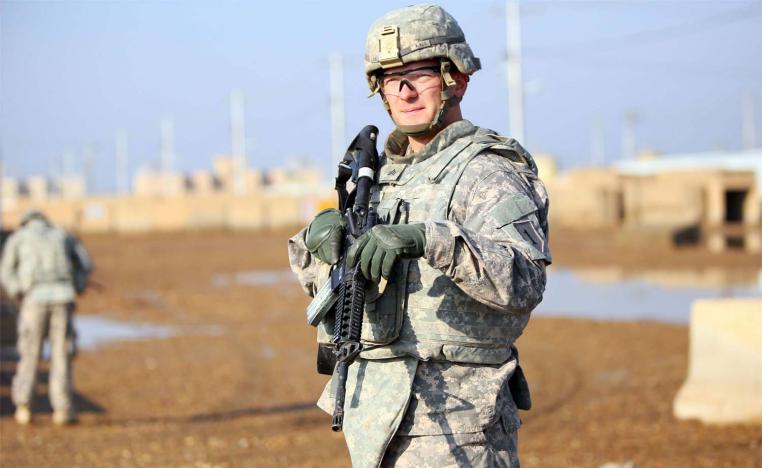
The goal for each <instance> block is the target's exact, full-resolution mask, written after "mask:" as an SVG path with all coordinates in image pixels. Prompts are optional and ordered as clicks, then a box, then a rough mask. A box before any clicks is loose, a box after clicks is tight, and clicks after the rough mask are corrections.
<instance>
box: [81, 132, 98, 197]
mask: <svg viewBox="0 0 762 468" xmlns="http://www.w3.org/2000/svg"><path fill="white" fill-rule="evenodd" d="M95 157H96V148H95V144H94V143H90V144H87V145H85V147H84V149H83V154H82V168H83V171H84V173H85V193H86V194H92V193H95V180H94V179H93V175H94V169H95Z"/></svg>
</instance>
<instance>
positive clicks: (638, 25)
mask: <svg viewBox="0 0 762 468" xmlns="http://www.w3.org/2000/svg"><path fill="white" fill-rule="evenodd" d="M406 3H409V2H395V1H383V0H379V1H375V2H360V1H354V2H338V1H330V2H329V1H323V2H317V1H301V2H296V1H280V2H264V1H259V2H201V1H194V2H179V1H173V2H151V1H141V2H128V1H119V2H117V1H109V2H107V1H103V2H70V1H64V2H30V1H27V2H10V1H0V145H2V155H3V159H4V164H5V170H6V173H7V174H8V175H12V176H20V177H25V176H28V175H31V174H37V173H51V172H55V171H59V170H60V164H61V156H62V154H63V153H64V152H65V151H69V152H71V153H72V154H74V155H75V160H76V162H75V163H74V164H75V166H81V164H82V163H81V159H82V157H83V155H84V154H85V152H86V148H88V147H89V148H90V150H91V151H92V154H94V162H93V174H94V177H93V179H92V180H93V183H94V189H95V190H96V191H108V190H110V189H112V188H113V187H114V186H115V175H114V173H115V169H114V135H115V132H116V130H117V129H119V128H124V129H126V130H127V133H128V135H129V153H130V169H131V171H133V172H134V171H135V170H137V169H138V168H139V167H141V166H146V165H151V164H155V163H156V161H157V160H158V155H159V122H160V119H161V117H162V115H164V114H167V113H169V114H172V115H173V116H174V120H175V152H176V166H177V167H178V168H179V169H182V170H186V171H190V170H196V169H204V168H209V167H211V160H212V157H213V155H215V154H219V153H226V152H229V151H230V139H229V136H228V134H229V131H228V126H229V122H228V116H229V107H228V96H229V93H230V91H231V90H233V89H241V90H243V92H244V93H245V95H246V99H247V103H246V110H247V133H248V137H249V145H248V157H249V161H250V164H251V165H253V166H255V167H260V168H268V167H273V166H277V165H281V164H284V163H286V162H288V161H294V160H307V161H312V162H314V163H315V164H318V165H320V167H323V168H326V169H327V168H328V167H329V161H330V160H331V154H330V152H331V141H330V120H329V107H328V102H329V83H328V56H329V54H331V53H332V52H340V53H342V54H343V55H344V65H345V69H344V83H345V100H346V121H347V125H346V137H347V140H350V139H351V138H352V136H353V135H354V133H356V132H357V131H358V130H359V129H360V128H362V127H363V126H364V125H366V124H367V123H375V124H377V125H379V127H380V128H381V130H382V132H383V133H386V132H388V131H389V130H390V129H391V125H390V123H389V120H388V117H387V115H386V113H385V111H384V110H383V108H382V106H381V104H380V102H379V101H378V100H377V98H373V99H367V97H366V96H367V88H366V85H365V79H364V76H363V72H362V54H363V47H364V38H365V33H366V31H367V28H368V26H369V25H370V23H371V22H372V21H373V20H374V19H376V18H377V17H379V16H381V15H382V14H383V13H385V12H386V11H388V10H390V9H392V8H396V7H399V6H403V5H405V4H406ZM441 4H442V5H443V6H444V7H445V8H446V9H447V10H448V11H450V13H452V14H453V15H454V16H455V17H456V18H457V20H458V21H459V23H460V24H461V26H462V27H463V29H464V31H465V33H466V37H467V39H468V41H469V43H470V44H471V47H472V48H473V50H474V51H475V53H476V54H477V55H478V56H479V57H480V58H481V59H482V64H483V67H484V68H483V70H481V71H479V72H478V73H477V74H476V75H475V76H474V77H473V79H472V81H471V83H470V87H469V90H468V93H467V95H466V98H465V100H464V102H463V111H464V116H465V117H466V118H468V119H470V120H472V121H473V122H474V123H476V124H477V125H481V126H485V127H489V128H492V129H494V130H497V131H499V132H501V133H508V113H507V112H508V111H507V102H508V93H507V90H506V86H505V81H506V80H505V66H504V62H503V58H504V56H505V22H504V8H505V6H504V2H502V1H470V2H465V1H443V2H441ZM522 9H523V11H522V15H523V17H522V21H523V23H522V29H523V42H524V60H525V62H524V76H525V80H526V81H527V83H528V84H531V86H529V88H530V90H529V92H528V93H527V96H526V98H525V105H526V123H525V128H526V135H525V136H526V138H525V140H526V141H525V142H524V143H526V145H527V146H528V148H529V149H530V150H532V151H534V152H551V153H553V154H555V155H556V156H557V157H558V158H559V161H560V163H561V165H562V166H563V167H567V168H568V167H575V166H582V165H587V164H589V163H590V159H591V156H590V145H591V129H592V126H593V124H594V122H596V121H600V122H601V124H602V126H603V129H604V132H605V150H606V152H605V154H606V158H607V160H608V161H614V160H616V159H618V158H619V157H620V146H621V144H620V139H621V127H622V120H623V115H624V113H625V112H628V111H635V112H637V114H638V117H639V121H638V125H637V130H636V135H637V139H636V142H637V147H638V148H639V149H644V148H654V149H658V150H661V151H664V152H688V151H702V150H714V149H718V148H726V149H740V148H741V144H742V143H741V101H742V98H743V96H744V95H745V94H748V93H754V94H755V95H756V96H757V106H756V110H757V141H758V142H760V140H762V125H761V124H762V105H761V104H762V34H760V31H762V0H751V1H732V0H731V1H728V0H726V1H722V2H719V1H691V0H684V1H680V0H673V1H643V0H631V1H594V0H590V1H574V0H567V1H524V2H522Z"/></svg>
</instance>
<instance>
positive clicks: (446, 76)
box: [381, 60, 459, 137]
mask: <svg viewBox="0 0 762 468" xmlns="http://www.w3.org/2000/svg"><path fill="white" fill-rule="evenodd" d="M450 66H451V65H450V61H449V60H442V61H441V62H440V64H439V73H440V75H441V78H442V88H441V90H440V97H441V101H442V103H441V104H440V105H439V110H438V111H437V113H436V114H435V115H434V118H433V119H432V120H431V122H428V123H422V124H417V125H400V124H397V122H395V124H396V125H397V129H399V131H401V132H402V133H404V134H405V135H407V136H413V137H416V136H423V135H430V134H435V133H437V132H439V130H441V129H442V122H443V121H444V116H445V114H447V111H449V110H450V109H451V108H452V106H453V105H454V104H455V103H457V102H458V101H459V99H458V98H457V97H456V96H455V95H454V91H455V85H456V83H455V80H454V79H453V78H452V75H451V74H450ZM403 83H404V82H403ZM403 83H401V84H400V86H403V85H404V84H403ZM381 98H382V99H383V101H384V107H386V111H387V112H389V115H390V116H391V109H390V108H389V103H388V102H387V100H386V96H384V95H383V94H382V95H381ZM392 120H394V118H393V117H392Z"/></svg>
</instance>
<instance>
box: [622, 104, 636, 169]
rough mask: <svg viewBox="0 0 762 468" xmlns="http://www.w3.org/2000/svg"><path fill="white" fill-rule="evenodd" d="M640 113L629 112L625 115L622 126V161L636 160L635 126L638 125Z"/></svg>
mask: <svg viewBox="0 0 762 468" xmlns="http://www.w3.org/2000/svg"><path fill="white" fill-rule="evenodd" d="M638 120H639V119H638V113H637V112H635V111H634V110H629V111H627V112H625V113H624V122H623V124H622V159H623V160H624V161H631V160H633V159H635V151H636V147H635V126H636V125H637V124H638Z"/></svg>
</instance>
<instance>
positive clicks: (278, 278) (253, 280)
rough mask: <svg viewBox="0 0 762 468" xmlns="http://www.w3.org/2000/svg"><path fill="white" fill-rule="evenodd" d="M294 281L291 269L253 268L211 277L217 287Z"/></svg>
mask: <svg viewBox="0 0 762 468" xmlns="http://www.w3.org/2000/svg"><path fill="white" fill-rule="evenodd" d="M293 283H296V276H295V275H294V273H293V272H292V271H291V270H254V271H241V272H238V273H228V274H218V275H214V277H213V278H212V284H213V285H214V286H217V287H224V286H230V285H231V284H236V285H245V286H278V285H283V284H293Z"/></svg>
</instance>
